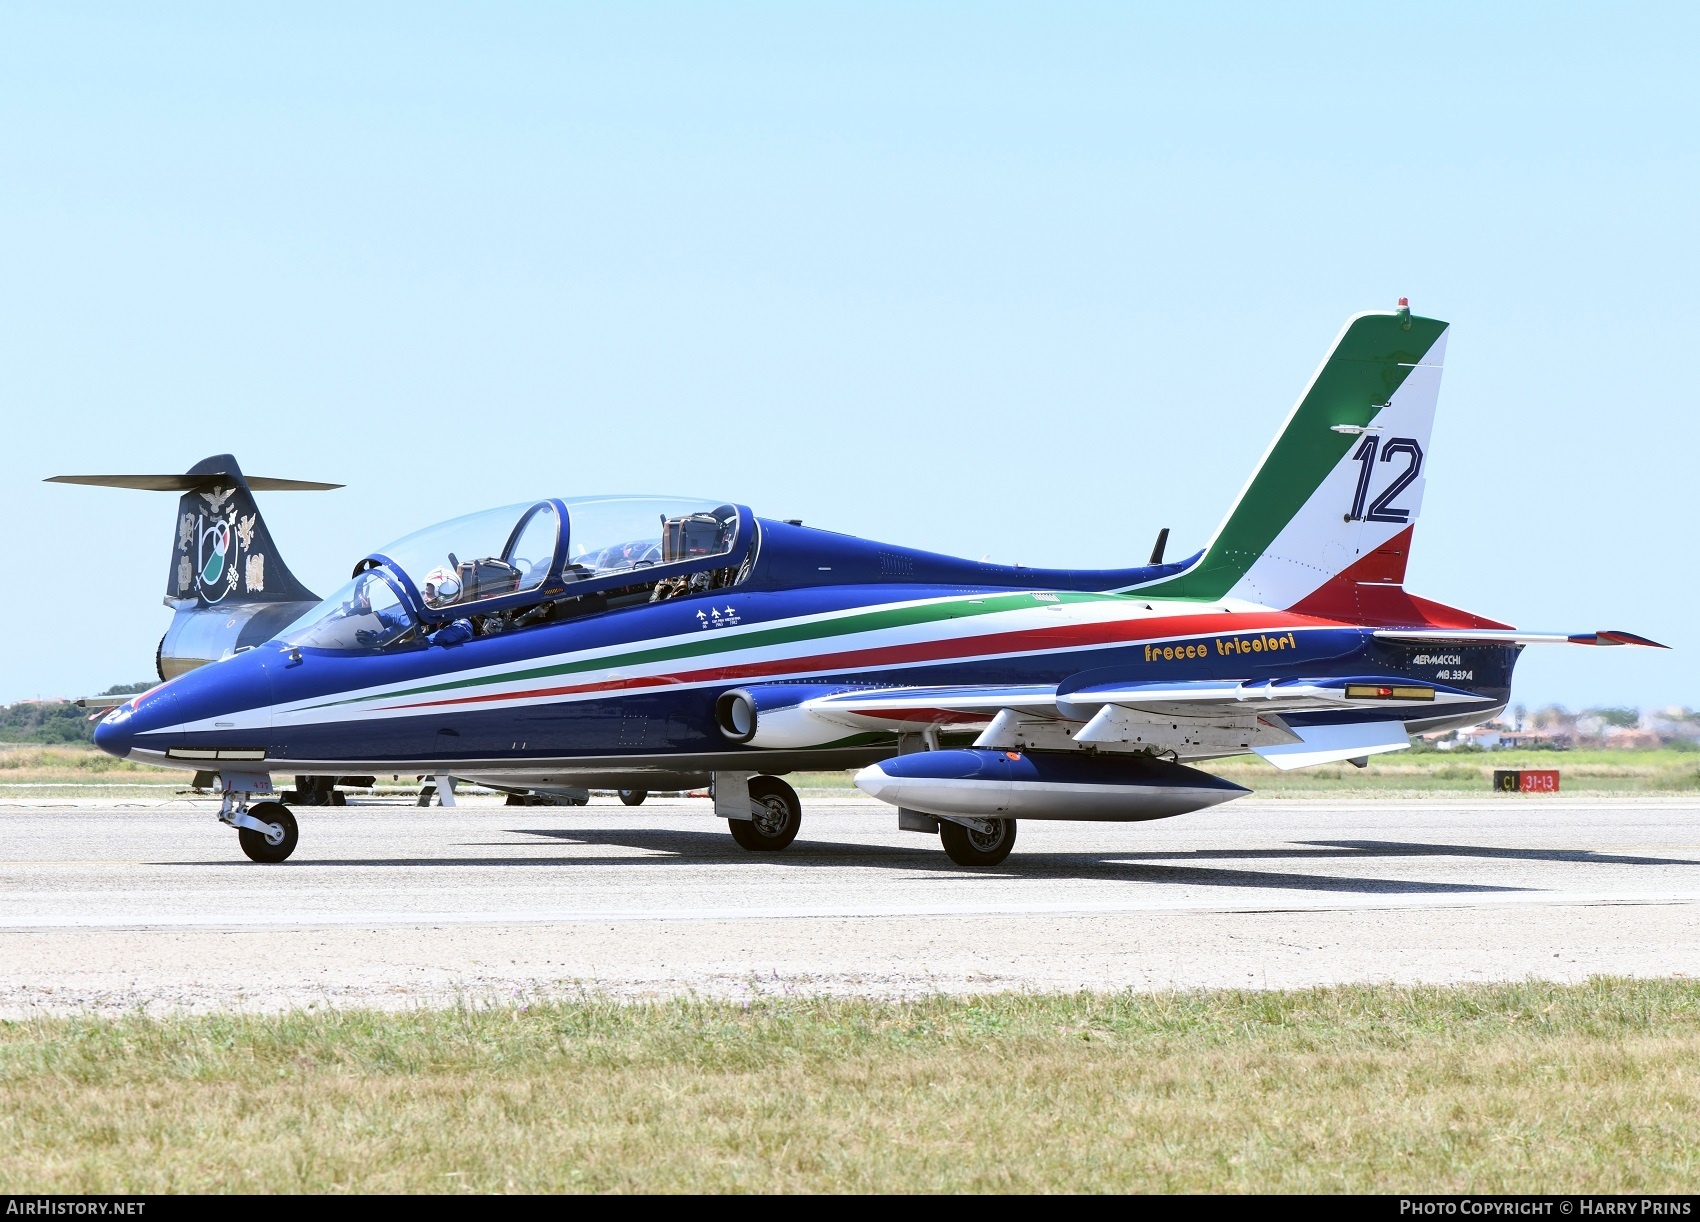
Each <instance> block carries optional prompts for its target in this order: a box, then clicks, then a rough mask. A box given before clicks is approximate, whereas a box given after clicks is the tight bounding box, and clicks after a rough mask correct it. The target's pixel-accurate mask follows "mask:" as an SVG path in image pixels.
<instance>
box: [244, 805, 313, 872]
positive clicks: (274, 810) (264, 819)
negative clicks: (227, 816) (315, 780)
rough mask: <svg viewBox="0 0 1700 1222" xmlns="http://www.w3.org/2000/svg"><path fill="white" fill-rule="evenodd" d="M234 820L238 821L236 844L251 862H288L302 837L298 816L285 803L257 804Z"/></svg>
mask: <svg viewBox="0 0 1700 1222" xmlns="http://www.w3.org/2000/svg"><path fill="white" fill-rule="evenodd" d="M236 820H240V822H236ZM232 821H233V822H236V841H237V843H238V844H240V845H241V846H242V851H243V852H244V853H246V854H247V855H248V859H249V860H250V861H263V862H279V861H284V860H286V859H287V858H288V857H289V855H290V854H291V853H293V852H294V851H295V843H296V841H298V840H299V839H300V838H301V830H300V828H298V827H297V826H296V824H295V816H294V815H293V814H291V813H290V810H289V807H287V806H285V805H284V804H283V803H282V802H256V803H254V805H253V806H250V807H249V808H248V810H247V811H246V812H244V813H242V814H239V815H237V816H235V819H234V820H232Z"/></svg>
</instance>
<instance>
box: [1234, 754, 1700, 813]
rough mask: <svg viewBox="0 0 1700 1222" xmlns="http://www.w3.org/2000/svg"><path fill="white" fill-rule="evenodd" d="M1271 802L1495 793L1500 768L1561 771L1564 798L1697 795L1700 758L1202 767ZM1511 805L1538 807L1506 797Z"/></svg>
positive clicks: (1458, 757)
mask: <svg viewBox="0 0 1700 1222" xmlns="http://www.w3.org/2000/svg"><path fill="white" fill-rule="evenodd" d="M1202 767H1204V768H1205V769H1207V770H1208V771H1210V772H1214V773H1216V774H1217V775H1218V776H1223V777H1226V778H1227V779H1228V780H1230V781H1234V782H1236V783H1238V784H1241V785H1244V786H1246V787H1247V788H1248V789H1253V790H1256V791H1257V792H1258V793H1260V794H1263V795H1264V796H1266V797H1295V798H1297V797H1304V798H1323V797H1336V796H1339V797H1346V796H1351V795H1354V794H1366V793H1374V794H1382V795H1387V796H1394V795H1397V794H1408V795H1410V796H1412V797H1422V796H1425V795H1427V794H1479V795H1483V796H1487V795H1491V794H1492V793H1493V774H1494V770H1495V769H1499V768H1556V769H1557V770H1558V772H1559V787H1560V792H1561V793H1585V794H1594V795H1599V796H1607V795H1611V794H1625V795H1653V794H1677V795H1680V794H1694V793H1697V792H1700V754H1697V753H1695V752H1693V751H1679V750H1675V749H1671V748H1666V749H1662V750H1657V751H1607V750H1576V751H1467V752H1452V751H1422V752H1412V751H1392V752H1389V753H1387V754H1386V755H1372V756H1371V757H1370V758H1369V766H1368V767H1366V768H1354V767H1352V766H1351V765H1350V764H1333V765H1328V764H1325V765H1322V766H1320V767H1316V768H1300V769H1296V770H1294V771H1292V772H1282V771H1280V770H1279V769H1277V768H1275V767H1274V766H1273V765H1270V764H1268V763H1265V762H1264V761H1263V760H1262V759H1260V758H1258V757H1257V756H1239V757H1236V758H1233V759H1224V760H1212V761H1210V762H1209V763H1206V764H1204V765H1202ZM1507 797H1508V800H1519V801H1522V800H1528V801H1539V800H1540V799H1539V798H1529V799H1523V798H1518V797H1515V796H1511V795H1507Z"/></svg>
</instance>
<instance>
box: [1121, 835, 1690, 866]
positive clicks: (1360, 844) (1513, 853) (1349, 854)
mask: <svg viewBox="0 0 1700 1222" xmlns="http://www.w3.org/2000/svg"><path fill="white" fill-rule="evenodd" d="M1298 843H1300V844H1304V845H1312V846H1315V847H1312V848H1302V849H1301V848H1292V849H1195V850H1184V851H1181V852H1177V853H1118V854H1117V856H1118V857H1131V858H1138V859H1139V860H1141V861H1200V860H1209V859H1211V858H1225V859H1228V860H1232V861H1243V860H1246V859H1248V858H1275V859H1286V860H1291V859H1304V858H1316V859H1334V860H1340V859H1351V858H1375V857H1488V858H1499V859H1503V860H1505V861H1553V862H1569V863H1575V864H1580V865H1600V866H1700V861H1694V860H1691V859H1687V858H1680V857H1628V856H1624V855H1622V854H1620V853H1614V852H1612V851H1610V850H1609V849H1519V848H1511V847H1508V846H1501V845H1484V844H1410V843H1406V842H1402V841H1397V840H1301V841H1299V842H1298Z"/></svg>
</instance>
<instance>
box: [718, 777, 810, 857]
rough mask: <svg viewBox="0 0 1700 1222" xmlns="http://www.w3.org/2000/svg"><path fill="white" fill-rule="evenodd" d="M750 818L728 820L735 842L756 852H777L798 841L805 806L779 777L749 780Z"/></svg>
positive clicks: (752, 778) (795, 792) (794, 791)
mask: <svg viewBox="0 0 1700 1222" xmlns="http://www.w3.org/2000/svg"><path fill="white" fill-rule="evenodd" d="M750 811H751V814H752V815H753V816H754V817H753V818H749V819H728V820H726V822H727V824H728V825H729V826H730V827H731V829H732V839H734V840H736V841H737V842H738V843H739V844H740V845H742V846H743V847H744V848H746V849H749V850H750V851H751V852H753V853H777V852H778V851H779V850H780V849H782V848H784V847H785V846H786V845H788V844H790V843H791V842H792V841H793V840H795V839H796V838H797V829H799V828H800V827H802V826H803V804H802V803H801V802H800V801H798V800H797V791H796V790H795V789H792V788H791V787H790V786H789V785H787V784H786V783H785V782H784V781H782V780H780V779H779V778H778V777H776V776H756V777H751V778H750Z"/></svg>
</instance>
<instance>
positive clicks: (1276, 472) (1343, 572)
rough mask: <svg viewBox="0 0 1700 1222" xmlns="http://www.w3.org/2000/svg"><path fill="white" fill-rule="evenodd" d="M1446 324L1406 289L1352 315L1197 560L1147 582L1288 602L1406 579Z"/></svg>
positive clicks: (1162, 590)
mask: <svg viewBox="0 0 1700 1222" xmlns="http://www.w3.org/2000/svg"><path fill="white" fill-rule="evenodd" d="M1447 330H1448V325H1447V324H1446V323H1444V322H1441V321H1439V320H1437V319H1433V318H1422V317H1419V316H1416V315H1413V314H1412V313H1411V312H1410V310H1409V309H1408V308H1407V307H1406V305H1405V303H1404V301H1403V300H1401V301H1400V303H1399V308H1398V309H1397V310H1391V311H1377V312H1372V313H1365V314H1358V315H1356V316H1354V317H1352V318H1350V319H1348V320H1347V322H1346V325H1345V327H1344V328H1343V329H1342V330H1341V332H1340V334H1339V336H1338V337H1337V338H1336V339H1335V341H1334V346H1333V347H1332V348H1331V349H1330V350H1329V352H1328V355H1327V356H1326V357H1324V358H1323V361H1322V364H1321V365H1320V366H1318V367H1317V370H1316V373H1315V374H1314V375H1312V377H1311V380H1310V384H1309V385H1308V386H1307V387H1306V388H1305V391H1304V393H1303V394H1302V395H1300V396H1299V401H1298V402H1297V403H1296V404H1294V406H1293V409H1292V411H1290V412H1289V413H1288V414H1287V419H1286V422H1285V423H1284V424H1283V425H1282V427H1281V431H1280V432H1279V433H1278V434H1277V435H1276V437H1275V440H1274V441H1273V442H1271V443H1270V445H1269V448H1268V449H1267V450H1266V451H1264V454H1263V459H1262V461H1261V462H1260V463H1259V464H1258V466H1257V469H1256V470H1255V471H1254V472H1253V473H1252V476H1251V479H1250V480H1249V481H1248V482H1247V483H1246V485H1245V487H1244V488H1243V489H1242V490H1241V492H1240V495H1239V499H1238V500H1236V501H1235V502H1234V506H1233V508H1232V509H1230V510H1229V511H1228V515H1227V517H1226V518H1224V519H1223V521H1222V524H1221V526H1219V527H1218V528H1217V530H1216V535H1215V537H1214V538H1213V539H1211V541H1210V544H1209V546H1208V547H1207V548H1205V550H1204V553H1203V555H1202V556H1201V557H1200V558H1199V560H1198V562H1197V563H1196V564H1194V565H1192V566H1191V567H1190V568H1188V569H1187V570H1186V571H1185V572H1183V573H1178V574H1176V575H1174V576H1173V577H1169V578H1166V579H1164V580H1162V581H1159V582H1157V583H1155V584H1153V585H1149V586H1142V587H1139V589H1140V593H1142V594H1151V595H1158V596H1169V597H1182V598H1208V599H1216V598H1240V599H1245V600H1246V601H1248V602H1255V603H1259V604H1262V605H1264V606H1271V607H1280V608H1289V607H1295V606H1297V605H1299V604H1300V603H1303V602H1305V601H1306V599H1307V598H1310V597H1311V596H1313V595H1318V594H1319V592H1320V591H1323V590H1324V588H1325V587H1329V586H1330V585H1331V584H1333V583H1338V582H1340V581H1347V582H1348V583H1349V584H1352V585H1353V586H1354V587H1355V586H1356V585H1358V584H1362V583H1369V584H1376V585H1383V586H1388V585H1391V586H1399V585H1402V583H1403V582H1404V578H1405V561H1406V558H1407V557H1408V555H1409V552H1410V542H1411V531H1412V528H1413V526H1414V525H1415V523H1416V520H1417V513H1418V511H1419V510H1420V509H1421V507H1422V497H1423V484H1424V480H1425V476H1426V474H1427V472H1426V466H1427V462H1428V448H1429V432H1430V428H1431V426H1432V425H1433V423H1434V409H1435V403H1436V401H1437V399H1438V398H1439V394H1440V374H1441V364H1442V360H1443V359H1444V356H1445V352H1446V336H1447ZM1335 601H1337V599H1336V600H1335ZM1354 601H1355V599H1354Z"/></svg>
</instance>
